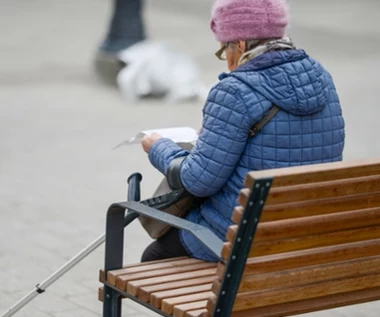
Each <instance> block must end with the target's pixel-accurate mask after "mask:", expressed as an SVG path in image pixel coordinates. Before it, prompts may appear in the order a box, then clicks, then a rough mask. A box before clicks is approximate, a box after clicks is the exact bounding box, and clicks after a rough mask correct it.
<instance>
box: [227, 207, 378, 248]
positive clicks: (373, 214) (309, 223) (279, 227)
mask: <svg viewBox="0 0 380 317" xmlns="http://www.w3.org/2000/svg"><path fill="white" fill-rule="evenodd" d="M342 219H344V221H342ZM375 225H380V208H379V207H377V208H370V209H364V210H355V211H348V212H343V213H340V214H329V215H321V216H313V217H302V218H297V219H286V220H279V221H271V222H264V223H259V225H258V228H257V231H256V234H255V241H256V242H259V241H267V240H279V239H285V238H291V237H301V236H307V235H313V234H320V233H324V232H338V231H342V230H348V229H352V228H360V227H361V228H363V227H369V226H375ZM237 230H238V226H237V225H232V226H230V227H229V228H228V231H227V240H228V241H230V242H233V241H234V239H235V235H236V233H237Z"/></svg>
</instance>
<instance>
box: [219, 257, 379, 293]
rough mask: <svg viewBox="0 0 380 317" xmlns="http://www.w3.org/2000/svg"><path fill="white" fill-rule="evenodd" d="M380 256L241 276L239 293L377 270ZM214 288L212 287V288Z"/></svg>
mask: <svg viewBox="0 0 380 317" xmlns="http://www.w3.org/2000/svg"><path fill="white" fill-rule="evenodd" d="M379 267H380V256H375V257H368V258H361V259H359V260H357V259H355V260H350V261H343V262H336V263H335V262H334V263H330V264H325V265H322V266H321V265H317V266H307V267H302V268H297V269H293V270H284V271H277V272H273V273H264V274H254V275H245V276H243V278H242V280H241V282H240V287H239V293H244V292H248V291H259V290H263V289H270V288H284V287H289V286H297V285H304V284H311V283H317V282H323V281H328V280H332V279H343V278H349V277H356V276H359V275H365V274H373V273H376V272H378V271H379ZM213 289H214V288H213Z"/></svg>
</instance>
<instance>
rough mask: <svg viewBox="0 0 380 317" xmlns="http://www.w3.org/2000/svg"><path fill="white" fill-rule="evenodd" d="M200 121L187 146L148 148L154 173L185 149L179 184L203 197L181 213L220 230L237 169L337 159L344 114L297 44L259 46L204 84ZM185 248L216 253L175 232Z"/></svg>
mask: <svg viewBox="0 0 380 317" xmlns="http://www.w3.org/2000/svg"><path fill="white" fill-rule="evenodd" d="M272 104H276V105H278V106H279V107H280V108H281V110H282V111H280V112H279V113H278V114H277V115H276V116H275V117H274V118H273V119H272V120H271V121H270V122H269V123H268V124H267V125H266V126H265V127H264V128H263V130H262V131H261V132H260V133H259V134H258V135H257V136H256V137H254V138H251V139H249V140H247V136H248V131H249V129H250V128H251V126H252V125H253V124H254V123H257V122H259V121H260V120H261V119H262V118H263V116H264V115H265V114H266V113H267V112H268V110H269V109H270V108H271V106H272ZM203 115H204V119H203V127H202V133H201V135H200V136H199V140H198V142H197V144H196V146H195V148H194V150H193V151H192V152H191V153H188V152H186V151H183V150H182V149H180V148H179V147H178V146H177V145H176V144H174V143H173V142H171V141H170V140H165V139H161V140H159V141H158V142H156V143H155V144H154V145H153V146H152V148H151V150H150V153H149V157H150V160H151V162H152V164H153V165H154V166H155V167H156V168H158V169H159V170H160V171H161V172H162V173H164V174H165V173H166V171H167V167H168V165H169V163H170V162H171V160H172V159H173V158H175V157H179V156H184V155H188V157H187V158H186V160H185V161H184V163H183V165H182V167H181V179H182V182H183V184H184V186H185V187H186V189H187V190H188V191H189V192H191V193H193V194H194V195H196V196H200V197H210V198H209V199H208V200H207V201H206V202H205V204H204V205H203V206H202V207H201V208H200V209H197V210H193V211H192V212H191V213H190V214H189V215H188V220H190V221H193V222H195V223H198V224H201V225H203V226H206V227H208V228H210V229H211V230H213V231H214V232H215V233H216V234H217V235H218V236H219V237H220V238H221V239H224V238H225V234H226V230H227V227H228V226H229V225H230V224H231V222H230V217H231V213H232V210H233V208H234V207H235V206H236V204H237V201H236V199H237V196H238V193H239V191H240V189H241V187H242V185H243V180H244V178H245V175H246V173H247V172H248V171H250V170H261V169H269V168H280V167H287V166H296V165H305V164H315V163H323V162H332V161H340V160H342V152H343V147H344V137H345V135H344V120H343V117H342V113H341V107H340V103H339V98H338V95H337V92H336V90H335V86H334V83H333V81H332V78H331V76H330V75H329V74H328V73H327V72H326V70H324V69H323V68H322V66H321V65H320V64H319V63H318V62H316V61H315V60H313V59H311V58H309V57H308V56H307V55H306V54H305V53H304V52H303V51H288V52H272V53H268V54H263V55H261V56H259V57H258V58H256V59H254V60H252V61H251V62H250V63H248V64H246V65H244V66H243V67H241V68H239V69H238V70H237V71H235V72H232V73H231V74H229V75H222V77H221V81H220V82H219V83H218V84H217V85H216V86H215V87H214V88H213V89H212V90H211V91H210V93H209V96H208V99H207V101H206V104H205V107H204V110H203ZM181 240H182V243H183V245H184V247H185V248H186V249H187V251H188V252H189V253H190V254H191V255H193V256H194V257H196V258H200V259H203V260H207V261H216V260H217V259H215V258H214V257H213V256H211V255H210V254H209V253H208V252H207V250H206V249H205V248H204V247H203V245H202V244H201V243H199V242H198V241H197V240H196V239H195V238H194V237H193V236H191V235H190V234H188V233H187V232H181Z"/></svg>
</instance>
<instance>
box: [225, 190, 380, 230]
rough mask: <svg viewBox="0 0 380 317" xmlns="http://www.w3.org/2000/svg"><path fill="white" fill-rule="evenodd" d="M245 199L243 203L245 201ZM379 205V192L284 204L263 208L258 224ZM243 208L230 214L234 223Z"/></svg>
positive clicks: (237, 221)
mask: <svg viewBox="0 0 380 317" xmlns="http://www.w3.org/2000/svg"><path fill="white" fill-rule="evenodd" d="M246 199H247V198H246V197H245V198H244V201H246ZM379 205H380V192H374V193H365V194H359V195H352V196H341V197H332V198H328V199H319V200H310V201H301V202H299V201H296V202H291V203H286V204H278V205H271V206H264V210H263V213H262V215H261V218H260V223H263V222H267V221H276V220H283V219H293V218H298V217H305V216H316V215H323V214H331V213H337V212H347V211H352V210H358V209H366V208H375V207H378V206H379ZM242 214H243V207H236V208H235V209H234V211H233V214H232V220H233V222H234V223H237V224H239V223H240V220H241V216H242Z"/></svg>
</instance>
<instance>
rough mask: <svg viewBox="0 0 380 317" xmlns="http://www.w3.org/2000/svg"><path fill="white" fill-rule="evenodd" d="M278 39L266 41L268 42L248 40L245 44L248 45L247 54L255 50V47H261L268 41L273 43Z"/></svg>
mask: <svg viewBox="0 0 380 317" xmlns="http://www.w3.org/2000/svg"><path fill="white" fill-rule="evenodd" d="M273 40H276V39H266V40H247V41H245V43H246V44H247V48H246V52H247V51H250V50H253V49H254V48H255V47H257V46H259V45H260V44H263V43H266V42H268V41H273Z"/></svg>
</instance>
